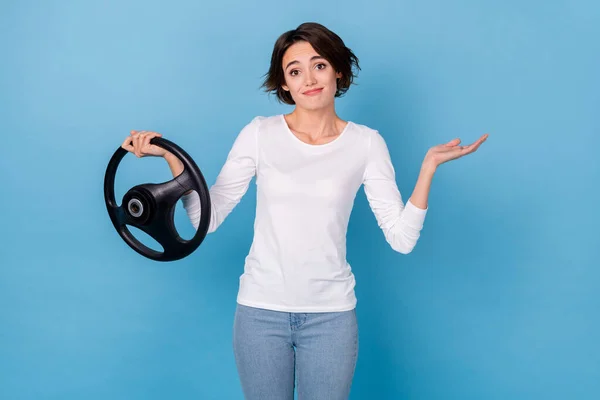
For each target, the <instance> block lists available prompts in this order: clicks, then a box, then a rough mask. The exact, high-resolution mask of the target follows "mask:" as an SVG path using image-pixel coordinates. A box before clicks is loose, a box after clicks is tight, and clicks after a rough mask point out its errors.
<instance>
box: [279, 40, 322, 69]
mask: <svg viewBox="0 0 600 400" xmlns="http://www.w3.org/2000/svg"><path fill="white" fill-rule="evenodd" d="M314 56H320V54H319V53H317V52H316V51H315V49H313V47H312V45H311V44H310V43H308V42H304V41H302V42H296V43H294V44H293V45H291V46H290V47H289V48H288V49H287V50H286V52H285V53H284V54H283V60H282V61H283V65H287V63H289V62H290V61H300V62H302V61H309V60H310V59H311V58H312V57H314Z"/></svg>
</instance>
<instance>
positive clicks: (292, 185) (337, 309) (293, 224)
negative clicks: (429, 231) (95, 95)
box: [123, 23, 487, 400]
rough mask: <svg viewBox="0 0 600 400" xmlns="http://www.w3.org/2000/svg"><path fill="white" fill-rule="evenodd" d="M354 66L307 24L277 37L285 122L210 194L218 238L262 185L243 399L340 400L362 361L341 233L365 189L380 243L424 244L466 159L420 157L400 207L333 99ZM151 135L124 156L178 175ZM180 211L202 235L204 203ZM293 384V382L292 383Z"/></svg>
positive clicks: (243, 342)
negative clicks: (440, 190) (438, 198)
mask: <svg viewBox="0 0 600 400" xmlns="http://www.w3.org/2000/svg"><path fill="white" fill-rule="evenodd" d="M353 68H354V69H357V70H358V69H360V67H359V65H358V58H357V57H356V56H355V55H354V54H353V52H352V51H351V50H350V49H349V48H348V47H346V46H345V45H344V43H343V41H342V40H341V39H340V38H339V37H338V36H337V35H336V34H335V33H333V32H331V31H330V30H328V29H327V28H325V27H324V26H322V25H319V24H316V23H305V24H302V25H300V26H299V27H298V28H297V29H295V30H292V31H289V32H286V33H284V34H283V35H281V36H280V37H279V39H278V40H277V42H276V43H275V47H274V49H273V54H272V59H271V66H270V70H269V72H268V74H267V76H266V79H265V82H264V87H265V89H266V90H267V91H268V92H273V93H275V94H276V95H277V97H278V99H279V100H280V101H281V102H283V103H286V104H290V105H294V106H295V107H294V110H293V112H291V113H290V114H287V115H276V116H271V117H256V118H254V119H253V120H252V121H251V122H250V123H248V124H247V125H246V126H245V127H244V128H243V129H242V130H241V132H240V133H239V135H238V137H237V138H236V140H235V142H234V144H233V146H232V149H231V151H230V152H229V155H228V157H227V160H226V162H225V164H224V166H223V168H222V170H221V171H220V173H219V175H218V177H217V179H216V182H215V184H214V185H213V186H212V187H211V188H210V196H211V203H212V209H211V219H210V227H209V230H208V232H209V233H210V232H214V231H215V230H216V229H217V227H218V226H219V225H220V224H221V223H222V222H223V220H224V219H225V218H226V217H227V215H228V214H229V213H230V212H231V211H232V209H233V208H234V207H235V205H236V204H237V203H238V202H239V201H240V199H241V197H242V196H243V195H244V193H246V190H247V189H248V185H249V182H250V180H251V179H252V177H253V176H256V184H257V208H256V220H255V225H254V239H253V242H252V246H251V248H250V252H249V254H248V256H247V257H246V260H245V267H244V273H243V274H242V276H241V278H240V287H239V292H238V297H237V309H236V313H235V318H234V330H233V347H234V354H235V359H236V364H237V368H238V372H239V375H240V380H241V385H242V389H243V392H244V394H245V397H246V398H247V399H260V400H269V399H276V400H285V399H293V392H294V387H295V386H297V391H298V396H299V399H310V400H315V399H347V398H348V396H349V393H350V387H351V383H352V378H353V375H354V369H355V365H356V360H357V353H358V328H357V321H356V313H355V307H356V298H355V295H354V285H355V281H354V275H353V274H352V271H351V268H350V266H349V264H348V263H347V261H346V230H347V225H348V220H349V217H350V212H351V210H352V206H353V202H354V198H355V195H356V193H357V191H358V189H359V188H360V186H361V185H363V186H364V190H365V193H366V196H367V199H368V201H369V204H370V207H371V208H372V210H373V213H374V214H375V217H376V219H377V222H378V223H379V226H380V227H381V229H382V230H383V232H384V234H385V238H386V240H387V241H388V243H389V244H390V245H391V246H392V248H393V249H394V250H396V251H398V252H400V253H404V254H406V253H409V252H410V251H411V250H412V249H413V247H414V246H415V244H416V242H417V239H418V238H419V235H420V232H421V229H422V227H423V222H424V219H425V214H426V212H427V198H428V194H429V190H430V185H431V181H432V178H433V175H434V173H435V171H436V169H437V167H438V166H439V165H440V164H442V163H444V162H447V161H449V160H452V159H456V158H459V157H462V156H464V155H466V154H469V153H472V152H474V151H475V150H477V148H478V147H479V146H480V145H481V143H483V141H485V139H486V138H487V135H483V136H482V137H481V138H480V139H479V140H478V141H476V142H475V143H473V144H471V145H469V146H460V145H459V144H460V140H459V139H454V140H452V141H450V142H448V143H446V144H442V145H438V146H435V147H433V148H431V149H429V151H428V152H427V154H426V155H425V158H424V160H423V164H422V167H421V170H420V174H419V177H418V180H417V183H416V186H415V188H414V191H413V193H412V196H411V197H410V198H409V199H408V201H407V203H406V205H405V204H404V203H403V201H402V198H401V195H400V193H399V191H398V187H397V185H396V182H395V176H394V169H393V166H392V164H391V161H390V155H389V152H388V149H387V147H386V143H385V141H384V139H383V138H382V136H381V135H380V134H379V133H378V131H376V130H373V129H371V128H369V127H367V126H364V125H360V124H357V123H353V122H351V121H344V120H343V119H341V118H340V117H339V116H338V115H337V114H336V111H335V98H336V97H339V96H341V95H343V94H344V93H346V91H347V90H348V89H349V87H350V85H351V84H352V82H353V79H354V78H355V73H354V70H353ZM156 136H161V135H160V134H159V133H156V132H148V131H139V132H137V131H132V132H131V136H129V137H128V138H127V139H126V140H125V142H124V143H123V148H125V149H126V150H128V151H131V152H132V153H134V154H136V156H138V157H142V156H146V155H152V156H161V157H164V158H165V160H166V161H167V162H168V164H169V167H170V169H171V171H172V173H173V175H174V176H177V175H179V174H180V173H181V171H182V170H183V166H182V164H181V162H180V161H179V160H178V159H177V158H175V157H174V156H173V155H172V154H169V153H167V152H166V151H165V150H164V149H162V148H159V147H157V146H154V145H150V144H149V141H150V139H152V138H153V137H156ZM182 201H183V205H184V207H185V209H186V210H187V213H188V215H189V217H190V220H191V221H192V223H193V224H194V226H195V227H196V228H197V227H198V223H199V220H200V212H201V210H200V202H199V198H198V195H197V194H196V193H190V194H186V195H185V196H184V197H183V198H182ZM295 379H297V382H296V381H295Z"/></svg>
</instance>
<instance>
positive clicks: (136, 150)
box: [133, 133, 144, 157]
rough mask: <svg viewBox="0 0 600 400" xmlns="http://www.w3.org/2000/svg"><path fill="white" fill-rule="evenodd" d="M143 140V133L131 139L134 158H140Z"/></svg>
mask: <svg viewBox="0 0 600 400" xmlns="http://www.w3.org/2000/svg"><path fill="white" fill-rule="evenodd" d="M143 138H144V134H143V133H139V134H137V135H135V136H134V137H133V148H134V153H135V155H136V157H141V156H142V153H141V143H142V139H143Z"/></svg>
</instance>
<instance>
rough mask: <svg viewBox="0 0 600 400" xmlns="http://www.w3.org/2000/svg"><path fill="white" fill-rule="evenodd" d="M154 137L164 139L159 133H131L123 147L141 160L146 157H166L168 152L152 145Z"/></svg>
mask: <svg viewBox="0 0 600 400" xmlns="http://www.w3.org/2000/svg"><path fill="white" fill-rule="evenodd" d="M154 137H162V135H161V134H160V133H158V132H150V131H131V135H130V136H128V137H127V139H125V141H124V142H123V144H122V145H121V147H122V148H123V149H125V150H127V151H129V152H131V153H133V154H135V156H136V157H138V158H141V157H145V156H153V157H165V156H166V155H167V154H168V151H167V150H165V149H163V148H162V147H158V146H156V145H154V144H150V140H151V139H152V138H154Z"/></svg>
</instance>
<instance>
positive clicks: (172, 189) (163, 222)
mask: <svg viewBox="0 0 600 400" xmlns="http://www.w3.org/2000/svg"><path fill="white" fill-rule="evenodd" d="M150 143H151V144H154V145H157V146H159V147H162V148H163V149H166V150H167V151H169V152H170V153H172V154H174V155H175V156H176V157H177V158H178V159H179V160H180V161H181V162H182V163H183V166H184V168H183V172H182V173H181V174H179V175H178V176H176V177H174V178H173V179H172V180H170V181H167V182H164V183H158V184H156V183H145V184H142V185H137V186H134V187H132V188H131V189H129V190H128V191H127V193H125V195H124V196H123V201H122V203H121V205H120V206H118V205H117V203H116V201H115V190H114V184H115V174H116V172H117V168H118V166H119V163H120V162H121V160H122V159H123V157H124V156H125V155H126V154H127V153H128V151H127V150H125V149H123V148H122V147H119V148H118V149H117V151H115V153H114V154H113V156H112V157H111V159H110V162H109V163H108V166H107V168H106V173H105V175H104V201H105V203H106V209H107V210H108V215H109V216H110V220H111V221H112V223H113V225H114V227H115V229H116V230H117V232H118V234H119V235H120V236H121V238H123V240H125V243H127V244H128V245H129V246H130V247H131V248H132V249H133V250H135V251H136V252H138V253H139V254H141V255H142V256H144V257H147V258H149V259H152V260H155V261H175V260H179V259H182V258H184V257H187V256H188V255H190V254H191V253H192V252H194V250H196V249H197V248H198V246H200V244H201V243H202V241H203V240H204V238H205V237H206V234H207V232H208V227H209V224H210V204H211V203H210V195H209V190H208V186H207V185H206V181H205V180H204V176H203V175H202V172H200V169H199V168H198V166H197V165H196V163H195V162H194V160H192V158H191V157H190V156H189V155H188V154H187V153H186V152H185V151H184V150H183V149H182V148H181V147H179V146H177V145H176V144H175V143H173V142H171V141H169V140H167V139H164V138H162V137H154V138H152V139H151V140H150ZM190 190H195V191H196V193H198V195H199V197H200V205H201V210H202V212H201V214H200V223H199V225H198V230H197V231H196V234H195V235H194V237H193V238H192V239H190V240H185V239H182V238H181V236H179V234H178V233H177V230H176V229H175V224H174V220H173V217H174V214H175V206H176V205H177V201H178V200H179V199H180V197H181V196H182V195H184V194H186V192H188V191H190ZM127 225H130V226H134V227H136V228H138V229H140V230H142V231H143V232H145V233H147V234H148V235H150V236H151V237H152V238H153V239H154V240H156V241H157V242H158V243H160V244H161V246H162V247H163V249H164V251H163V252H159V251H156V250H153V249H151V248H149V247H148V246H146V245H144V244H143V243H142V242H140V241H139V240H138V239H136V237H135V236H133V234H132V233H131V231H130V230H129V229H128V228H127Z"/></svg>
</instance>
